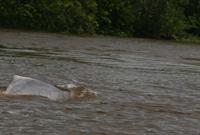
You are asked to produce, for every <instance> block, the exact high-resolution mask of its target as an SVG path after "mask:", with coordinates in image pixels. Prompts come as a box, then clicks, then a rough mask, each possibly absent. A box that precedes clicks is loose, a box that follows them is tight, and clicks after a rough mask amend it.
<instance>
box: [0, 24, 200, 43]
mask: <svg viewBox="0 0 200 135" xmlns="http://www.w3.org/2000/svg"><path fill="white" fill-rule="evenodd" d="M0 32H8V33H17V32H22V33H38V34H48V35H49V34H50V35H54V34H55V35H56V36H69V37H77V38H98V37H99V38H114V39H115V38H118V39H129V40H132V39H133V40H134V39H136V40H149V41H162V42H169V43H173V44H184V45H200V37H197V36H189V38H177V39H165V38H150V37H131V36H116V35H100V34H93V35H90V34H73V33H65V32H50V31H38V30H30V29H14V28H0Z"/></svg>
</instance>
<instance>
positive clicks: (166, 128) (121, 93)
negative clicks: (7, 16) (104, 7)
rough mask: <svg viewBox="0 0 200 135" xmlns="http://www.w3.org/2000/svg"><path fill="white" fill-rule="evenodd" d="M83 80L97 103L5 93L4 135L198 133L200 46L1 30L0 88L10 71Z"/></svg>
mask: <svg viewBox="0 0 200 135" xmlns="http://www.w3.org/2000/svg"><path fill="white" fill-rule="evenodd" d="M15 74H17V75H22V76H28V77H32V78H36V79H40V80H42V81H45V82H48V83H51V84H66V83H78V84H81V85H85V86H87V87H90V88H91V89H93V90H95V91H97V92H98V96H97V98H96V99H94V100H85V101H76V100H69V101H65V102H59V101H58V102H55V101H50V100H48V99H45V98H39V97H32V98H27V97H26V98H25V97H24V98H9V97H4V96H1V97H0V135H12V134H13V135H27V134H29V135H35V134H37V135H67V134H68V135H184V134H185V135H199V134H200V128H199V127H200V45H192V44H190V45H188V44H180V43H174V42H167V41H159V40H150V39H131V38H115V37H103V36H97V37H74V36H66V35H61V34H48V33H36V32H32V33H31V32H20V31H1V32H0V89H2V90H3V89H5V87H7V86H8V85H9V83H10V82H11V80H12V77H13V75H15Z"/></svg>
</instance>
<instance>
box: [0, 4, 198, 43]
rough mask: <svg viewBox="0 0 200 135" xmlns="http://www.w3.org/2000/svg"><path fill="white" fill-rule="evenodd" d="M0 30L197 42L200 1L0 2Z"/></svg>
mask: <svg viewBox="0 0 200 135" xmlns="http://www.w3.org/2000/svg"><path fill="white" fill-rule="evenodd" d="M0 27H3V28H23V29H33V30H42V31H55V32H66V33H72V34H104V35H118V36H131V37H149V38H165V39H178V40H181V39H184V40H188V39H191V38H192V40H193V39H195V40H198V39H199V37H200V1H199V0H0Z"/></svg>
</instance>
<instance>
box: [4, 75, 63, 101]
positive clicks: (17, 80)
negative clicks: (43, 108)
mask: <svg viewBox="0 0 200 135" xmlns="http://www.w3.org/2000/svg"><path fill="white" fill-rule="evenodd" d="M5 94H8V95H35V96H43V97H47V98H49V99H51V100H59V99H62V98H66V92H63V91H61V90H60V89H58V88H56V87H54V86H53V85H50V84H48V83H45V82H42V81H40V80H37V79H33V78H29V77H23V76H19V75H14V76H13V80H12V82H11V83H10V85H9V86H8V88H7V90H6V91H5Z"/></svg>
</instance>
